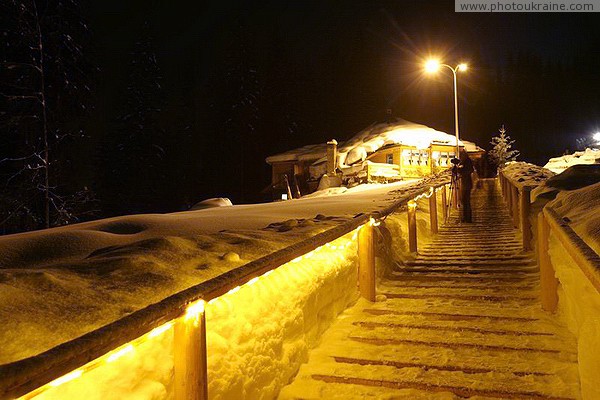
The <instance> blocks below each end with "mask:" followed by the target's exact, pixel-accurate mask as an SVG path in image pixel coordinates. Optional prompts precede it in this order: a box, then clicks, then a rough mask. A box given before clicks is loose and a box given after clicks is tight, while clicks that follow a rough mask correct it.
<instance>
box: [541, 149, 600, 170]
mask: <svg viewBox="0 0 600 400" xmlns="http://www.w3.org/2000/svg"><path fill="white" fill-rule="evenodd" d="M580 164H600V149H585V151H576V152H575V153H573V154H565V155H564V156H560V157H555V158H551V159H550V160H549V161H548V163H546V165H544V168H546V169H549V170H550V171H552V172H554V173H556V174H560V173H561V172H563V171H564V170H566V169H567V168H569V167H572V166H573V165H580Z"/></svg>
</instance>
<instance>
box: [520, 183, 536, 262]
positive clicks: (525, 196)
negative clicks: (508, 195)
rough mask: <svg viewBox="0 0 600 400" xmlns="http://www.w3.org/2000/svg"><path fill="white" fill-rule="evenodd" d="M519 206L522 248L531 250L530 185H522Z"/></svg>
mask: <svg viewBox="0 0 600 400" xmlns="http://www.w3.org/2000/svg"><path fill="white" fill-rule="evenodd" d="M520 202H521V204H520V207H519V211H520V213H521V215H520V218H521V232H522V233H523V250H531V238H532V235H533V234H532V232H531V221H530V220H529V213H530V212H531V204H530V202H531V187H529V186H523V188H522V189H521V196H520Z"/></svg>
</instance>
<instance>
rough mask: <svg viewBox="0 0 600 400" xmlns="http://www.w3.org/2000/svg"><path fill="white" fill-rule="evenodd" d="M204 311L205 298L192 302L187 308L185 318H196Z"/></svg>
mask: <svg viewBox="0 0 600 400" xmlns="http://www.w3.org/2000/svg"><path fill="white" fill-rule="evenodd" d="M203 312H204V300H198V301H196V302H195V303H192V304H190V305H189V306H188V307H187V309H186V310H185V316H184V319H185V320H189V319H196V318H198V316H199V315H200V314H202V313H203Z"/></svg>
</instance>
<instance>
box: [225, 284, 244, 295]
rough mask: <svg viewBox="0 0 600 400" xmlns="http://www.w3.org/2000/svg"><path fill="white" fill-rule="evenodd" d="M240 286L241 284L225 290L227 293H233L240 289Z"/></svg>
mask: <svg viewBox="0 0 600 400" xmlns="http://www.w3.org/2000/svg"><path fill="white" fill-rule="evenodd" d="M241 288H242V287H241V286H236V287H234V288H233V289H231V290H230V291H229V292H227V294H234V293H237V292H239V291H240V289H241Z"/></svg>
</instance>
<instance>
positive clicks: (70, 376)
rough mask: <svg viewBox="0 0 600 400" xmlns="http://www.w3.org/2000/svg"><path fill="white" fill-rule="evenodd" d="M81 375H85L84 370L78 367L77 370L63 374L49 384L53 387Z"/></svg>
mask: <svg viewBox="0 0 600 400" xmlns="http://www.w3.org/2000/svg"><path fill="white" fill-rule="evenodd" d="M81 375H83V370H82V369H77V370H75V371H73V372H69V373H68V374H66V375H63V376H61V377H60V378H58V379H55V380H53V381H52V382H50V383H49V384H48V385H49V386H52V387H57V386H60V385H62V384H63V383H67V382H70V381H72V380H73V379H77V378H79V377H80V376H81Z"/></svg>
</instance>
